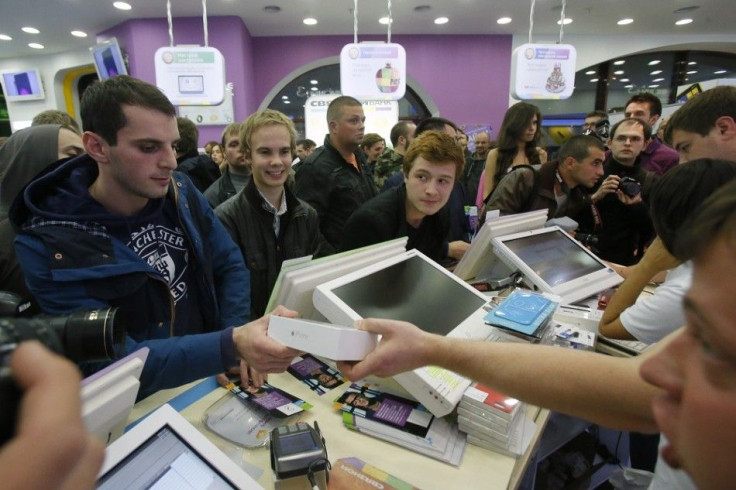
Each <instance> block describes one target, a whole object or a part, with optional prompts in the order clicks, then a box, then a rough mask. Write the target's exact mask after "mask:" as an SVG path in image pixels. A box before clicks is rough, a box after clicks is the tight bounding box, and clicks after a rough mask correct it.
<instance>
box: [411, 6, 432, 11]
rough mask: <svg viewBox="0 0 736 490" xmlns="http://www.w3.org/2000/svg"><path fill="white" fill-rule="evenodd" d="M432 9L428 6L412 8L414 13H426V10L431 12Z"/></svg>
mask: <svg viewBox="0 0 736 490" xmlns="http://www.w3.org/2000/svg"><path fill="white" fill-rule="evenodd" d="M431 9H432V7H430V6H429V5H417V6H416V7H414V12H427V11H428V10H431Z"/></svg>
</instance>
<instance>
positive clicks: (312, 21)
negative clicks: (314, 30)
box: [302, 17, 317, 26]
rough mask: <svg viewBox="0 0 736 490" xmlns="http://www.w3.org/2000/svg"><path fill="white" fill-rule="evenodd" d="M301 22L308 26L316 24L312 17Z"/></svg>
mask: <svg viewBox="0 0 736 490" xmlns="http://www.w3.org/2000/svg"><path fill="white" fill-rule="evenodd" d="M302 22H304V23H305V24H306V25H308V26H313V25H316V24H317V19H315V18H314V17H307V18H306V19H304V20H303V21H302Z"/></svg>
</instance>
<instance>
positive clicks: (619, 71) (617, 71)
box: [613, 70, 624, 75]
mask: <svg viewBox="0 0 736 490" xmlns="http://www.w3.org/2000/svg"><path fill="white" fill-rule="evenodd" d="M613 74H614V75H623V74H624V71H623V70H616V71H614V72H613Z"/></svg>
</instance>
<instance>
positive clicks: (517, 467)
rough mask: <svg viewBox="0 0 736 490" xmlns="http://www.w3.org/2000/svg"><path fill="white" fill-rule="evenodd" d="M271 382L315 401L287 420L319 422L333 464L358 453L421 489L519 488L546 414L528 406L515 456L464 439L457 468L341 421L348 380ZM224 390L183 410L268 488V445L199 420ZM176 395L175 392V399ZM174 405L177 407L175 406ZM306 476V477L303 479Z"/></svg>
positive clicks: (138, 412) (155, 401)
mask: <svg viewBox="0 0 736 490" xmlns="http://www.w3.org/2000/svg"><path fill="white" fill-rule="evenodd" d="M198 383H199V382H195V383H190V384H188V385H184V386H182V387H179V388H175V389H170V390H162V391H160V392H158V393H155V394H154V395H151V396H150V397H148V398H146V399H145V400H142V401H140V402H139V403H137V404H136V405H135V407H134V409H133V412H132V413H131V416H130V421H131V422H133V421H135V420H137V419H139V418H140V417H142V416H144V415H146V414H147V413H149V412H151V411H153V410H155V409H156V408H158V407H159V406H161V405H163V404H164V403H167V402H169V401H170V400H172V399H175V400H177V401H179V402H182V399H183V398H186V397H187V393H186V392H187V390H190V389H191V391H190V393H189V394H191V393H192V392H195V391H201V388H202V385H199V386H198ZM269 383H271V384H273V385H275V386H276V387H278V388H281V389H283V390H285V391H287V392H289V393H291V394H293V395H295V396H298V397H300V398H302V399H303V400H305V401H307V402H309V403H310V404H312V405H313V406H314V408H312V409H311V410H309V411H307V412H306V413H304V414H302V415H296V416H294V417H292V418H290V419H287V421H286V422H287V423H289V424H293V423H296V421H297V420H300V421H303V422H308V423H310V424H313V423H314V421H317V422H318V423H319V427H320V429H321V431H322V434H323V436H324V437H325V439H326V446H327V452H328V455H329V459H330V461H331V462H333V463H334V462H335V461H337V460H338V459H340V458H345V457H356V458H359V459H361V460H363V461H364V462H366V463H368V464H370V465H372V466H374V467H376V468H379V469H381V470H384V471H385V472H387V473H389V474H391V475H393V476H395V477H397V478H400V479H402V480H404V481H406V482H408V483H410V484H412V485H414V486H415V487H419V488H422V489H433V488H442V489H444V488H484V489H489V490H492V489H506V488H511V489H513V488H517V487H518V485H519V483H520V482H521V479H522V478H523V476H524V472H525V470H526V467H527V465H528V464H529V461H530V460H531V459H532V455H533V454H534V451H535V449H536V447H537V444H538V442H539V439H540V436H541V433H542V432H543V430H544V428H545V425H546V423H547V419H548V418H549V412H548V411H547V410H540V409H537V408H534V407H528V408H527V414H526V415H527V417H529V418H531V419H532V420H534V421H535V422H536V424H537V432H536V433H535V435H534V438H533V440H532V442H531V444H530V445H529V448H528V449H527V451H526V453H525V454H524V455H522V456H520V457H519V458H518V459H514V458H510V457H508V456H504V455H501V454H498V453H495V452H492V451H489V450H486V449H482V448H480V447H477V446H474V445H472V444H468V446H467V448H466V450H465V454H464V456H463V459H462V462H461V464H460V466H459V467H455V466H451V465H448V464H445V463H442V462H440V461H436V460H434V459H432V458H429V457H427V456H423V455H421V454H418V453H415V452H413V451H410V450H408V449H404V448H402V447H399V446H395V445H393V444H390V443H388V442H384V441H382V440H379V439H375V438H373V437H371V436H368V435H365V434H361V433H358V432H354V431H351V430H349V429H347V428H346V427H345V426H344V425H343V423H342V417H341V415H340V413H339V412H338V411H337V410H334V409H333V407H332V401H333V400H334V399H335V398H336V397H338V396H339V395H340V394H342V392H343V391H344V390H345V389H346V388H347V387H348V386H349V383H345V384H343V385H341V386H339V387H337V388H336V389H334V390H332V391H330V392H328V393H327V394H325V395H322V396H318V395H317V394H316V393H315V392H313V391H311V390H310V389H309V388H308V387H307V386H306V385H304V384H302V383H301V382H300V381H299V380H297V379H296V378H294V377H293V376H291V375H290V374H288V373H282V374H275V375H274V374H271V375H269ZM198 388H199V390H198ZM226 394H228V392H227V391H226V390H225V389H224V388H219V387H218V388H215V389H214V390H213V391H210V392H208V393H206V394H204V396H202V397H201V398H199V399H197V400H196V401H194V402H192V403H191V404H189V405H188V406H186V408H183V409H182V410H181V414H182V415H183V416H184V417H185V418H186V419H187V420H188V421H189V422H191V423H192V424H193V425H194V426H195V427H197V429H199V430H200V431H201V432H202V433H204V434H205V435H206V436H207V437H208V438H209V439H210V440H211V441H212V442H214V443H215V444H216V445H217V446H218V447H219V448H220V449H222V450H223V451H224V452H225V453H226V454H228V455H231V457H232V455H236V456H235V457H236V458H239V457H240V455H241V454H242V458H243V460H245V461H246V462H248V463H250V464H252V465H255V466H257V467H259V468H261V469H263V474H262V475H261V476H260V478H259V479H258V483H260V484H261V485H262V486H263V487H264V488H266V489H271V488H274V476H273V472H272V471H271V466H270V456H269V450H268V448H267V447H262V448H257V449H241V448H239V447H238V446H236V445H234V444H232V443H230V442H229V441H226V440H224V439H222V438H220V437H219V436H217V435H215V434H213V433H212V432H210V431H209V430H208V429H206V428H204V426H203V424H202V422H201V419H202V414H203V413H204V412H205V411H206V410H207V408H209V407H210V406H211V405H212V404H213V403H215V402H216V401H218V400H219V399H220V398H221V397H222V396H225V395H226ZM198 395H199V394H197V395H194V396H195V397H196V396H198ZM177 396H179V397H178V398H176V397H177ZM189 401H191V400H189ZM186 403H188V401H185V402H184V403H183V404H182V403H180V406H183V405H184V404H186ZM175 408H177V407H176V406H175ZM304 480H305V481H306V478H304ZM279 488H280V489H281V488H283V487H282V486H279Z"/></svg>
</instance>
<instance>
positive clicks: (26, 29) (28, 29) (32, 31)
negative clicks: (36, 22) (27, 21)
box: [20, 27, 41, 34]
mask: <svg viewBox="0 0 736 490" xmlns="http://www.w3.org/2000/svg"><path fill="white" fill-rule="evenodd" d="M20 30H21V31H23V32H26V33H28V34H38V33H39V32H41V31H39V30H38V29H36V28H35V27H21V28H20Z"/></svg>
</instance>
